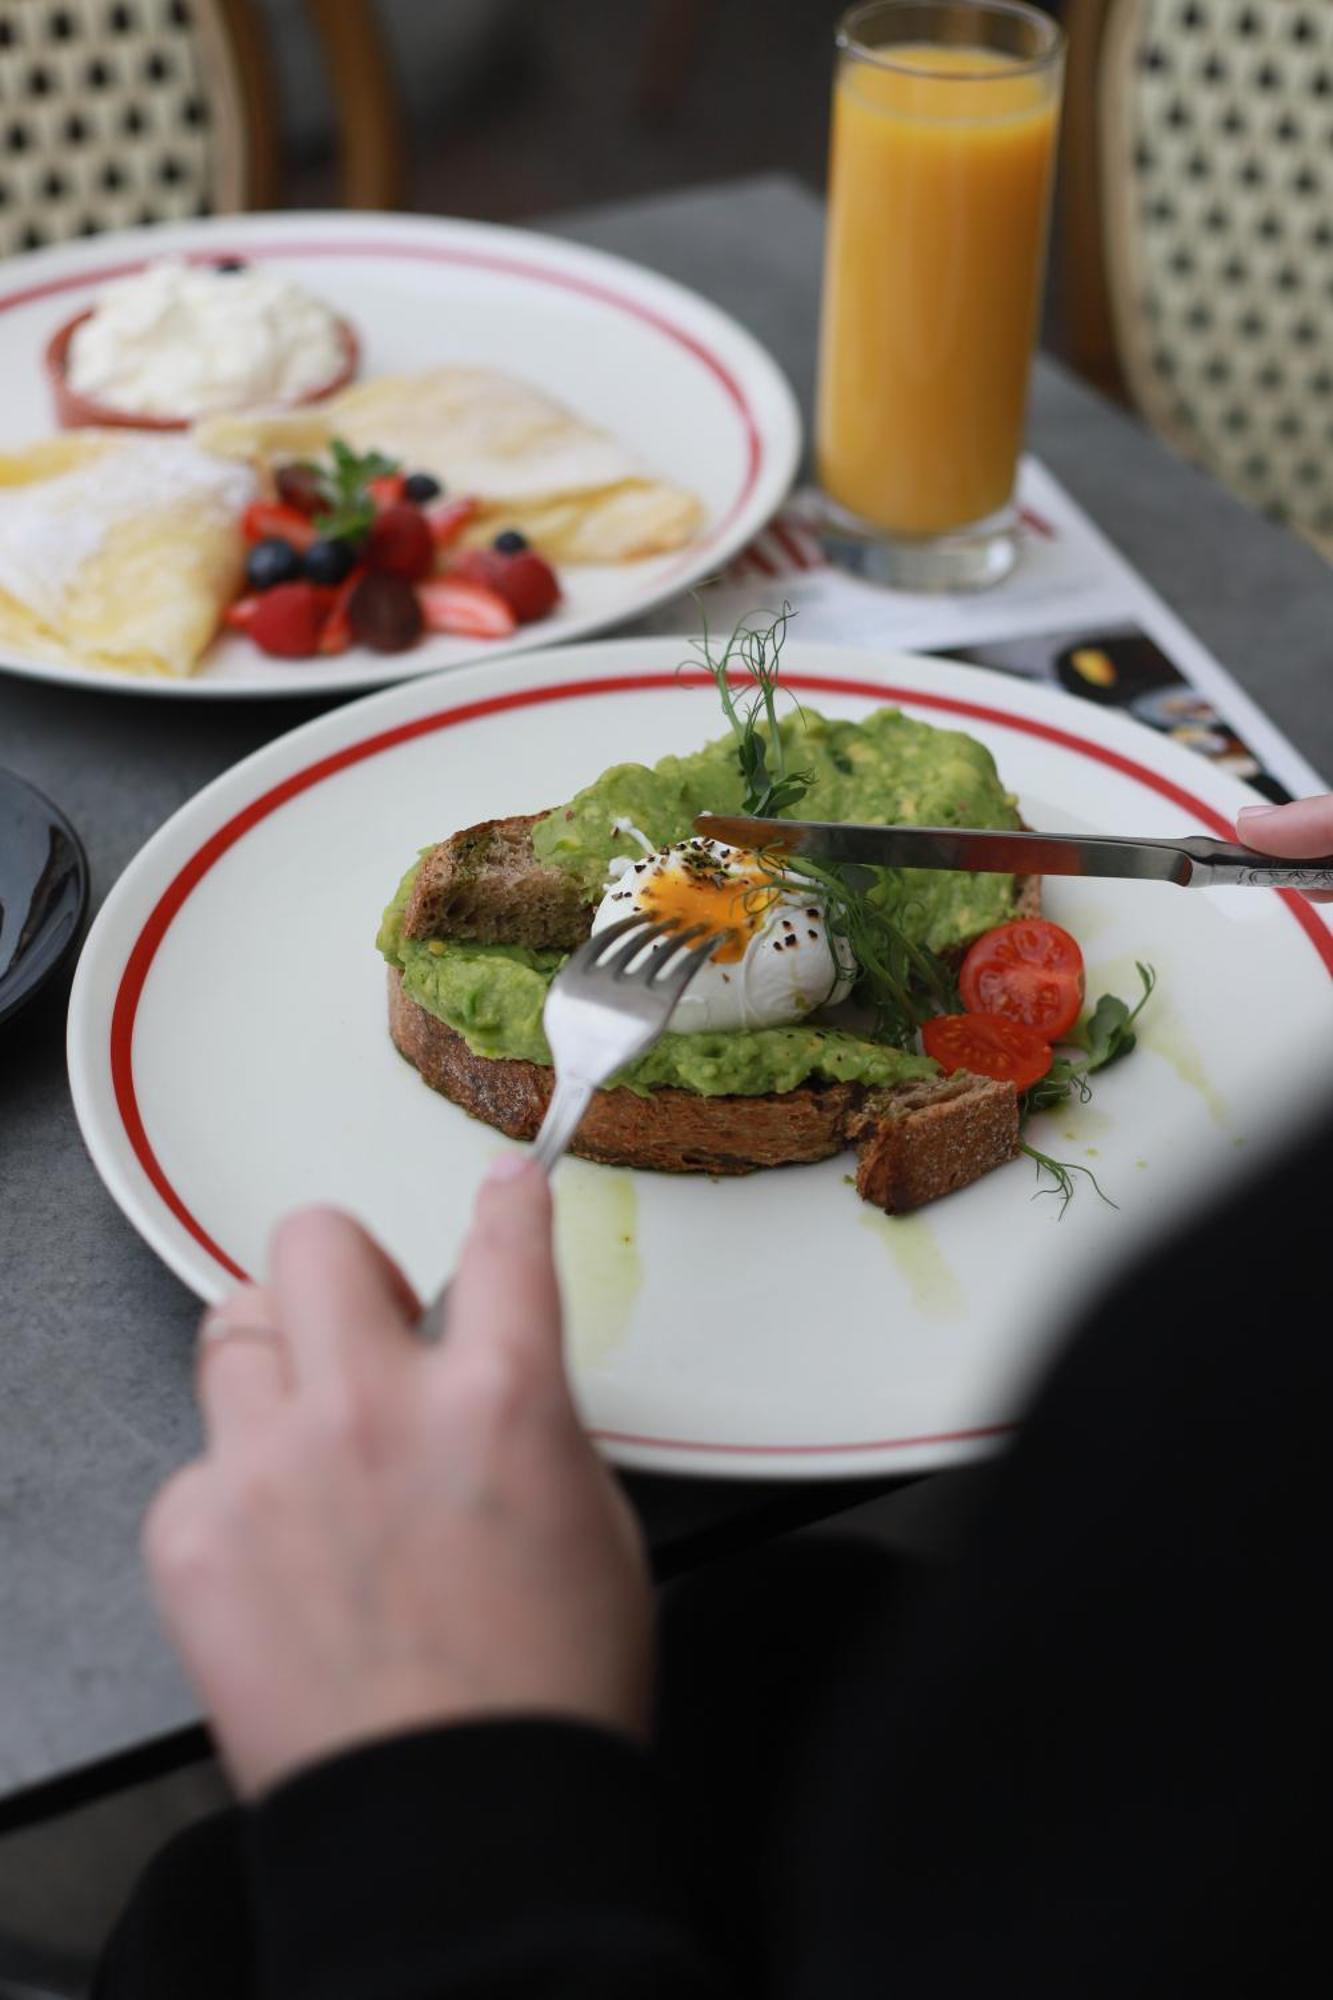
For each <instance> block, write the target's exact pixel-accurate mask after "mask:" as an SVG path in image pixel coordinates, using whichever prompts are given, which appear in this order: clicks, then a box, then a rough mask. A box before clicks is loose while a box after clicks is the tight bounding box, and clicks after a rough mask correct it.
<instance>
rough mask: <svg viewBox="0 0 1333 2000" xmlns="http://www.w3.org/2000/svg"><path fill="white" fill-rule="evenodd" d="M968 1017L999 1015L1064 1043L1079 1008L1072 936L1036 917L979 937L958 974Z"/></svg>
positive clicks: (1079, 967)
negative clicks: (971, 1014)
mask: <svg viewBox="0 0 1333 2000" xmlns="http://www.w3.org/2000/svg"><path fill="white" fill-rule="evenodd" d="M958 990H959V992H960V993H961V994H962V996H963V1005H964V1006H965V1007H966V1008H967V1009H968V1010H969V1012H970V1013H973V1014H1002V1015H1004V1017H1005V1018H1006V1019H1007V1020H1010V1021H1021V1022H1022V1023H1023V1025H1024V1027H1027V1028H1036V1029H1037V1030H1038V1031H1039V1032H1040V1033H1041V1034H1042V1035H1043V1036H1044V1037H1045V1039H1046V1040H1047V1041H1048V1042H1058V1041H1061V1040H1063V1038H1064V1036H1066V1035H1067V1034H1068V1033H1069V1030H1070V1029H1071V1028H1072V1027H1073V1025H1074V1023H1075V1021H1077V1019H1078V1016H1079V1009H1080V1008H1081V1007H1082V1005H1083V953H1082V952H1081V951H1080V950H1079V948H1078V940H1077V938H1072V937H1070V935H1069V932H1068V931H1062V930H1061V928H1060V926H1059V924H1048V923H1047V922H1046V921H1045V919H1044V918H1041V917H1020V918H1019V919H1018V920H1017V922H1016V923H1012V924H1000V925H999V926H998V928H997V929H995V930H993V931H987V932H986V934H985V936H984V937H979V938H978V939H977V941H976V943H975V944H974V945H973V946H972V948H971V950H970V951H969V952H968V954H967V957H966V958H965V959H964V960H963V964H962V970H961V971H960V972H959V975H958Z"/></svg>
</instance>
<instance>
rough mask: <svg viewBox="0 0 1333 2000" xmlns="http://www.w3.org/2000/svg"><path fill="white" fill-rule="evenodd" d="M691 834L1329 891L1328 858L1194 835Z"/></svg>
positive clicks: (746, 822)
mask: <svg viewBox="0 0 1333 2000" xmlns="http://www.w3.org/2000/svg"><path fill="white" fill-rule="evenodd" d="M694 830H695V832H696V833H698V834H703V835H705V836H707V837H708V838H709V839H711V840H723V841H726V842H727V844H728V845H729V846H732V847H755V848H778V849H780V850H781V851H782V852H783V853H785V854H792V855H799V854H808V855H809V856H810V858H811V860H812V861H860V862H867V863H869V864H870V865H871V866H872V867H875V868H952V869H962V870H966V871H968V872H971V873H974V874H981V875H987V874H989V875H1117V876H1123V877H1127V878H1130V879H1133V880H1137V881H1140V882H1174V883H1175V884H1176V885H1177V887H1178V888H1182V889H1216V888H1223V887H1225V888H1231V887H1239V888H1246V889H1325V890H1333V854H1325V855H1320V856H1318V857H1315V858H1312V859H1310V860H1307V861H1275V860H1274V859H1273V857H1272V856H1271V855H1268V854H1259V853H1256V852H1255V850H1254V849H1253V848H1250V847H1237V846H1236V845H1234V843H1232V842H1229V841H1225V840H1209V839H1208V838H1207V837H1206V836H1204V835H1200V834H1191V835H1189V836H1188V837H1187V838H1186V839H1183V840H1122V839H1119V838H1110V837H1108V836H1105V835H1101V834H1098V835H1096V836H1095V837H1089V836H1088V835H1086V834H1082V833H996V832H992V831H990V830H989V829H987V828H984V827H963V826H865V825H858V824H857V823H856V822H855V821H853V820H845V821H843V820H818V819H745V818H738V817H735V816H734V815H731V814H727V813H700V814H699V817H698V818H697V819H696V820H695V822H694Z"/></svg>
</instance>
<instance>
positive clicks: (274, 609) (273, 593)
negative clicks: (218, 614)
mask: <svg viewBox="0 0 1333 2000" xmlns="http://www.w3.org/2000/svg"><path fill="white" fill-rule="evenodd" d="M333 595H334V593H333V592H332V591H331V590H329V589H328V588H327V587H326V586H324V585H322V584H318V583H279V584H277V585H275V586H274V588H273V589H272V590H266V591H264V592H262V594H261V595H260V598H259V602H258V604H257V605H256V606H255V609H254V611H253V612H252V613H250V614H249V616H248V617H247V619H246V622H245V626H244V628H243V629H244V630H245V631H247V632H248V633H249V634H250V637H251V638H252V639H253V640H254V642H255V644H256V646H259V647H260V648H261V649H262V650H263V651H264V652H265V653H272V654H274V655H275V656H276V657H277V658H278V659H280V660H307V659H309V658H310V656H311V654H312V653H315V652H317V651H318V650H319V641H320V635H321V633H322V632H323V630H324V621H325V619H326V618H327V617H328V614H329V611H330V609H331V607H332V601H333ZM242 601H244V600H242ZM232 608H233V610H234V609H235V608H236V607H235V606H233V607H232Z"/></svg>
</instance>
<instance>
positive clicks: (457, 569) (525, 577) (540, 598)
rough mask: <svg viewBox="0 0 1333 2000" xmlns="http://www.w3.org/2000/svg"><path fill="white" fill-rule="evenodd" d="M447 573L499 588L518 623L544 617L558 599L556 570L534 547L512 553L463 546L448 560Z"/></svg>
mask: <svg viewBox="0 0 1333 2000" xmlns="http://www.w3.org/2000/svg"><path fill="white" fill-rule="evenodd" d="M448 574H449V575H450V576H451V577H458V578H460V579H461V580H462V581H463V582H466V583H479V584H482V585H484V586H485V588H486V589H488V590H495V591H498V592H499V594H500V596H501V597H503V599H504V601H505V603H506V604H507V605H508V606H509V608H510V610H511V611H512V612H513V614H514V616H515V618H516V619H517V620H518V622H519V624H520V625H527V624H529V623H530V622H531V621H532V620H533V619H534V618H544V617H545V616H546V614H547V612H548V611H549V610H550V609H551V607H552V606H553V605H554V604H556V603H558V602H559V598H560V585H559V583H558V582H557V580H556V574H555V571H554V570H553V569H552V568H551V565H550V563H548V562H547V560H546V558H545V556H539V555H538V554H537V551H536V550H535V549H520V550H519V551H518V553H517V554H515V555H506V554H505V553H504V551H503V550H501V549H464V550H463V552H462V554H461V555H458V556H455V557H454V559H453V561H452V562H451V563H450V565H449V570H448Z"/></svg>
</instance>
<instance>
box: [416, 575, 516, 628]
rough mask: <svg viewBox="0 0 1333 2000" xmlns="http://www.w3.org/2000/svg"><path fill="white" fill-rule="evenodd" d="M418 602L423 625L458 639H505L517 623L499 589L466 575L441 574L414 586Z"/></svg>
mask: <svg viewBox="0 0 1333 2000" xmlns="http://www.w3.org/2000/svg"><path fill="white" fill-rule="evenodd" d="M417 603H418V604H419V605H420V606H421V615H422V617H423V618H424V619H425V621H426V628H427V630H428V631H431V632H451V633H453V635H454V636H455V637H456V638H459V639H507V638H508V636H509V634H510V633H511V632H512V631H513V630H514V629H515V627H516V626H517V624H518V620H517V618H516V617H515V616H514V612H513V609H512V607H511V606H510V605H509V604H507V603H506V601H505V599H504V598H503V597H501V595H500V593H499V591H498V590H491V589H489V588H488V587H487V585H486V584H484V583H473V582H470V581H469V580H468V578H466V577H460V576H441V577H436V578H435V579H434V581H433V582H431V583H419V584H418V585H417Z"/></svg>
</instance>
